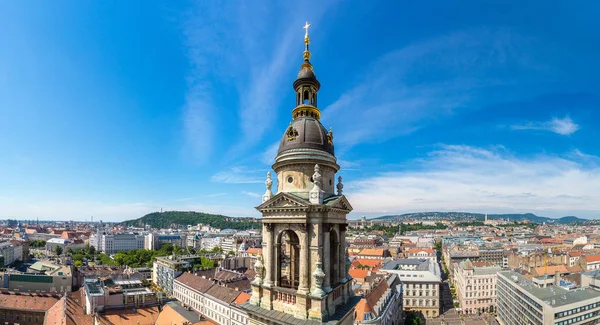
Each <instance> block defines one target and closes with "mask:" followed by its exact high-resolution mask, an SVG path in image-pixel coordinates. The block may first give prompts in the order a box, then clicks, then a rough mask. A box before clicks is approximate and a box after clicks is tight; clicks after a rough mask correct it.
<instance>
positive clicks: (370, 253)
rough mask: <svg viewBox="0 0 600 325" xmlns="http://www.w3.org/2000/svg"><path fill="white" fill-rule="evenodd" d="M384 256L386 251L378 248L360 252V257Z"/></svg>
mask: <svg viewBox="0 0 600 325" xmlns="http://www.w3.org/2000/svg"><path fill="white" fill-rule="evenodd" d="M383 254H384V249H377V248H365V249H363V250H362V251H360V253H358V255H359V256H360V255H362V256H365V255H366V256H383Z"/></svg>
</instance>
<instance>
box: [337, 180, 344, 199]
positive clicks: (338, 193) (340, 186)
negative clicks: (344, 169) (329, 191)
mask: <svg viewBox="0 0 600 325" xmlns="http://www.w3.org/2000/svg"><path fill="white" fill-rule="evenodd" d="M336 187H337V195H342V193H343V189H344V184H342V176H340V177H338V183H337V186H336Z"/></svg>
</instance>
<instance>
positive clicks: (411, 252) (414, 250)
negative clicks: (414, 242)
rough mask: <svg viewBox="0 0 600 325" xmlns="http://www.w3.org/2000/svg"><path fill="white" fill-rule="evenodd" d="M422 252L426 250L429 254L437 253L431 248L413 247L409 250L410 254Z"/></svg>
mask: <svg viewBox="0 0 600 325" xmlns="http://www.w3.org/2000/svg"><path fill="white" fill-rule="evenodd" d="M420 252H425V253H427V254H435V251H434V250H433V249H431V248H413V249H411V250H409V251H408V253H409V254H417V253H420Z"/></svg>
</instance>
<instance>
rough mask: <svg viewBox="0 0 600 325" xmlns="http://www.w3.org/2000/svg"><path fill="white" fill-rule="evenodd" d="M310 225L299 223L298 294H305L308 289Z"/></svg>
mask: <svg viewBox="0 0 600 325" xmlns="http://www.w3.org/2000/svg"><path fill="white" fill-rule="evenodd" d="M309 228H310V225H309V224H301V225H300V232H301V234H302V236H301V238H300V240H301V242H300V270H299V273H300V283H299V285H298V293H299V294H307V293H308V290H309V286H308V285H309V277H310V274H309V271H310V266H309V260H310V258H309V254H310V242H309V239H310V232H309Z"/></svg>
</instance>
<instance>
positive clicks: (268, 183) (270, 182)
mask: <svg viewBox="0 0 600 325" xmlns="http://www.w3.org/2000/svg"><path fill="white" fill-rule="evenodd" d="M265 187H266V188H267V190H266V191H265V194H264V195H263V197H262V201H263V203H264V202H267V201H269V200H270V199H271V198H272V197H273V192H272V191H271V188H272V187H273V180H272V179H271V171H268V172H267V180H266V181H265Z"/></svg>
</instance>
